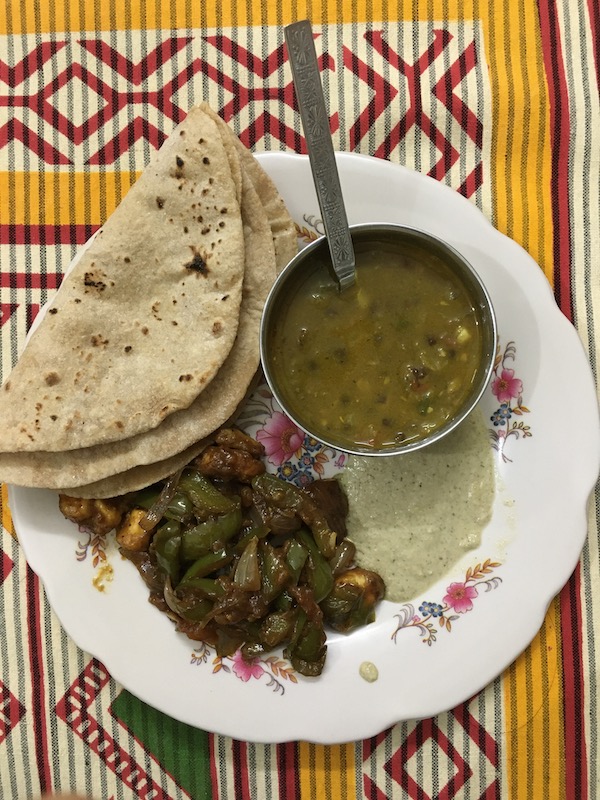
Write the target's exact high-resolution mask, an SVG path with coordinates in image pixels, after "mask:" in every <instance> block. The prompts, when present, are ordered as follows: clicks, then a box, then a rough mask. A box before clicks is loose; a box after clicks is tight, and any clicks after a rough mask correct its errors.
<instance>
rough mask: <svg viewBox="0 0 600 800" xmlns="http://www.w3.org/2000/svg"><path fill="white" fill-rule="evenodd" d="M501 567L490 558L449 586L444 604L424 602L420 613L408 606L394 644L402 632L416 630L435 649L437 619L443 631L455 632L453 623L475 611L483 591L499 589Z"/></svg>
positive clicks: (400, 617)
mask: <svg viewBox="0 0 600 800" xmlns="http://www.w3.org/2000/svg"><path fill="white" fill-rule="evenodd" d="M499 566H501V564H500V562H498V561H492V560H491V559H489V558H488V559H486V560H485V561H484V562H483V563H482V564H477V565H476V566H475V567H473V568H471V567H469V569H468V570H467V572H466V574H465V578H464V580H463V581H456V582H454V583H451V584H450V585H449V586H448V587H447V589H446V594H445V595H444V597H443V598H442V602H441V603H436V602H431V601H430V600H423V601H422V602H421V605H420V606H419V608H418V613H417V612H416V611H415V607H414V605H413V604H412V603H405V604H404V605H403V606H402V607H401V608H400V610H399V611H398V613H397V614H395V617H396V619H397V620H398V625H397V626H396V630H395V631H394V632H393V633H392V639H393V641H394V642H396V639H397V637H398V634H399V633H400V631H403V630H406V629H407V628H416V629H417V630H418V631H419V634H420V636H421V637H422V639H421V641H422V642H423V643H424V644H427V645H429V646H430V647H431V645H432V644H433V643H434V642H435V641H436V638H437V636H436V634H437V631H436V628H435V624H434V621H435V620H437V624H438V625H439V627H440V630H446V631H447V632H448V633H451V631H452V624H453V623H454V622H456V621H457V620H458V619H460V618H461V615H462V614H466V613H467V612H468V611H472V610H473V608H474V605H473V601H474V600H476V599H477V597H479V591H480V589H481V588H483V589H484V591H486V592H489V591H491V590H492V589H497V588H498V586H499V585H500V584H501V583H502V578H500V577H499V576H498V575H492V573H493V572H494V570H495V569H497V568H498V567H499ZM488 576H489V577H488Z"/></svg>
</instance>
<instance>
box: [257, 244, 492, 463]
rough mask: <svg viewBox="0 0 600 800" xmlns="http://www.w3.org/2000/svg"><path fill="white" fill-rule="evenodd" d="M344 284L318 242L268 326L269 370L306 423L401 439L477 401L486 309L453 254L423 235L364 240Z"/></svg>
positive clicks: (364, 445)
mask: <svg viewBox="0 0 600 800" xmlns="http://www.w3.org/2000/svg"><path fill="white" fill-rule="evenodd" d="M355 249H356V264H357V265H356V284H355V285H354V286H353V287H351V288H350V289H346V290H344V291H343V292H340V291H339V290H338V287H337V284H336V282H335V281H334V279H333V278H332V277H331V275H330V271H329V269H328V261H327V259H328V254H327V252H324V250H325V249H324V248H322V249H321V251H317V252H316V254H315V257H314V258H313V259H311V261H310V262H308V263H307V265H306V269H303V270H302V272H301V275H300V277H299V278H298V279H297V281H296V284H295V286H294V290H293V294H290V295H288V296H286V297H285V300H286V301H287V302H281V304H280V309H279V310H278V313H277V315H276V317H275V321H274V323H273V325H272V327H271V329H270V333H269V335H270V337H271V338H270V347H271V348H272V359H271V368H272V371H273V378H274V380H275V382H276V384H277V385H278V387H279V390H280V393H281V397H282V400H284V403H285V406H286V407H287V408H288V410H289V411H290V413H291V414H292V415H293V416H294V418H295V419H296V421H297V422H298V423H299V424H300V425H303V426H305V427H306V428H307V429H308V430H309V431H311V432H312V433H314V434H315V435H316V436H319V435H320V436H322V438H323V440H324V441H326V442H330V443H332V444H335V445H337V446H338V447H340V448H342V449H350V450H355V449H360V450H364V451H365V452H368V451H369V450H375V449H376V450H382V449H384V450H385V449H391V448H395V449H397V448H398V447H399V446H403V445H404V444H408V443H411V442H415V441H417V440H420V439H423V438H425V437H427V436H428V435H429V434H431V433H432V432H434V431H436V430H437V429H438V428H440V427H442V426H444V425H445V424H446V423H447V422H448V421H449V420H451V419H452V418H453V417H454V416H455V415H456V413H457V411H459V410H460V409H461V407H463V405H464V404H465V403H466V402H467V401H468V400H469V397H470V395H471V391H472V386H473V381H474V379H475V377H476V375H477V372H478V368H479V365H480V361H481V357H482V337H481V330H480V328H481V318H480V316H481V312H480V310H479V308H478V306H477V302H476V300H474V299H473V297H472V293H471V292H470V291H469V289H467V288H466V287H465V285H464V283H463V282H462V281H461V280H460V279H459V278H458V277H457V276H456V275H455V274H454V272H453V270H452V268H451V266H449V265H448V264H447V263H446V261H445V260H444V258H443V257H442V256H441V255H440V254H438V253H437V252H435V251H433V250H432V249H431V248H429V247H428V246H427V245H424V244H423V243H421V242H420V241H419V240H416V241H415V240H412V239H410V237H409V238H408V240H407V241H402V243H401V244H398V243H397V242H392V241H390V242H386V241H381V242H379V241H378V242H376V243H373V242H369V241H366V242H365V241H360V240H359V241H358V242H356V243H355Z"/></svg>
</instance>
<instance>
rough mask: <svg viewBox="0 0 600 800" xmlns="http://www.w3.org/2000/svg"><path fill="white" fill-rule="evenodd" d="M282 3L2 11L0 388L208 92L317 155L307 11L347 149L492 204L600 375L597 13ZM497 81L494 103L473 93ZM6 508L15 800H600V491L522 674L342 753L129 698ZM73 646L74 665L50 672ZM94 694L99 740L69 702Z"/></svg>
mask: <svg viewBox="0 0 600 800" xmlns="http://www.w3.org/2000/svg"><path fill="white" fill-rule="evenodd" d="M281 5H282V4H278V3H275V2H274V0H265V1H264V2H258V0H247V2H245V3H235V2H230V0H223V1H222V2H220V3H216V4H214V6H213V4H210V3H195V4H192V3H191V2H188V0H170V2H169V3H160V2H157V0H145V2H142V3H140V4H139V5H137V4H133V3H129V2H125V0H103V2H102V3H101V4H100V3H97V2H96V3H94V2H89V1H88V2H84V0H54V2H52V3H49V4H45V3H38V2H36V0H6V3H5V4H3V6H2V8H0V28H1V31H0V41H1V46H0V341H1V356H0V370H1V377H2V379H5V378H6V376H7V375H8V373H9V371H10V369H11V367H12V365H13V364H14V362H15V360H16V358H17V354H18V353H19V352H20V350H21V349H22V347H23V344H24V339H25V335H26V332H27V330H28V329H29V327H30V325H31V323H32V321H33V319H34V317H35V315H36V313H37V311H38V310H39V308H40V305H41V304H43V303H44V302H45V301H46V299H47V298H48V297H49V296H51V295H52V293H53V292H54V290H55V289H56V288H57V286H58V285H59V284H60V279H61V276H62V274H63V272H64V270H65V268H66V266H67V265H68V264H69V262H70V260H71V258H72V256H73V254H74V252H75V250H76V249H77V247H78V246H80V245H81V244H83V243H84V242H85V241H86V240H87V239H88V237H89V236H90V235H91V233H92V232H93V231H94V230H96V229H97V228H98V227H99V225H101V224H102V222H103V221H104V220H105V219H106V217H107V216H108V215H109V214H110V212H111V211H112V209H113V208H114V207H115V205H116V204H117V203H118V201H119V199H120V197H122V196H123V194H124V193H125V192H126V190H127V188H128V187H129V186H130V185H131V183H132V181H133V180H134V179H135V176H136V175H137V174H138V173H139V171H140V170H141V169H142V168H143V166H144V164H145V163H146V162H147V160H148V158H149V155H150V153H151V152H152V151H153V150H155V149H156V148H157V147H159V146H160V144H161V143H162V141H163V140H164V138H165V136H166V135H167V134H168V133H169V132H170V130H171V129H172V128H173V127H174V125H175V124H176V123H177V122H178V121H180V120H181V119H183V117H184V116H185V114H186V112H187V110H188V109H189V108H190V107H191V106H192V105H193V104H194V103H195V102H198V101H199V100H206V101H207V102H208V103H210V104H211V105H212V107H213V108H215V109H216V110H218V111H219V113H220V114H221V115H222V116H223V118H224V119H225V120H226V121H227V122H228V123H229V124H230V125H231V126H232V127H233V128H234V130H235V131H236V133H238V135H239V136H240V138H241V139H242V141H243V142H244V143H245V144H246V145H247V146H248V147H250V148H252V149H253V150H255V151H262V150H286V151H302V150H303V139H302V137H301V136H300V130H301V129H300V121H299V116H298V114H297V112H296V111H295V109H294V107H293V101H292V100H291V99H290V97H291V96H290V93H289V91H287V90H286V87H289V86H290V85H291V72H290V69H289V64H288V63H287V60H286V54H285V49H284V46H283V25H285V24H287V23H289V22H292V21H294V20H296V19H303V18H306V17H309V18H311V20H312V22H313V25H314V28H315V33H317V34H318V35H317V38H316V46H317V51H318V53H319V54H320V55H321V56H322V59H321V69H322V74H323V81H324V84H325V87H326V91H327V95H328V103H329V108H330V111H331V128H332V132H333V135H334V143H335V147H336V149H338V150H345V151H354V152H360V153H366V154H370V155H375V156H377V157H380V158H385V159H389V160H390V161H391V162H393V163H401V164H404V165H405V166H407V167H410V168H412V169H415V170H418V171H420V172H423V173H425V174H428V175H430V176H432V177H434V178H436V179H437V180H439V181H442V182H443V183H445V184H447V185H449V186H451V187H452V188H453V189H455V190H456V191H458V192H460V193H462V194H463V195H464V196H466V197H467V198H469V199H470V200H471V201H472V202H473V203H475V204H477V205H478V206H479V207H480V209H481V210H482V212H483V213H484V214H485V215H486V217H487V218H488V219H489V220H490V221H491V222H492V223H493V225H494V226H495V227H496V228H498V229H499V230H500V231H501V232H503V233H505V234H507V235H508V236H510V237H512V238H513V239H515V240H516V241H517V242H518V243H519V244H521V245H522V246H523V247H524V248H525V249H526V250H527V251H528V252H529V253H530V254H531V255H532V256H533V258H534V259H535V260H536V261H537V262H538V263H539V265H540V268H541V269H542V270H543V271H544V272H545V274H546V276H547V278H548V280H549V281H550V282H551V284H552V286H553V288H554V293H555V297H556V300H557V303H558V304H559V306H560V308H561V310H562V312H563V313H564V314H565V315H566V316H567V318H568V319H570V320H571V321H572V323H573V324H574V325H575V327H576V328H577V330H578V332H579V334H580V337H581V339H582V341H583V343H584V347H585V348H586V351H587V353H588V355H589V360H590V364H591V366H592V370H593V371H594V375H595V367H596V353H597V352H598V345H599V344H600V342H599V340H598V331H599V329H600V328H599V326H598V325H597V324H596V314H598V313H600V282H599V273H600V192H599V158H600V109H599V106H600V103H599V93H598V88H599V77H600V72H599V68H600V52H599V46H600V38H599V36H600V7H599V6H598V3H597V0H579V1H578V0H564V1H563V2H553V1H552V0H538V2H533V0H495V2H493V3H490V2H478V0H472V2H468V0H465V2H455V1H454V0H428V1H427V2H419V0H414V2H402V0H400V2H398V3H397V4H388V3H387V0H381V2H380V1H379V0H369V2H365V0H360V2H359V1H358V0H338V2H335V3H334V2H333V0H330V2H327V0H323V2H322V3H319V2H315V3H313V4H310V3H309V4H304V3H300V2H293V3H291V4H290V7H289V9H288V10H286V11H283V10H282V8H281ZM134 6H135V7H134ZM482 84H485V86H486V87H488V89H487V90H486V92H484V93H481V92H478V91H474V87H477V86H479V85H482ZM469 89H470V91H469ZM482 188H485V191H482ZM559 383H560V376H557V386H559ZM565 411H566V415H567V416H568V415H569V410H568V409H566V410H565ZM573 413H576V412H573V411H571V414H573ZM557 468H559V465H557ZM6 497H7V495H6V491H5V487H3V492H2V505H1V509H0V510H1V520H2V526H3V533H2V539H1V540H0V615H1V616H2V617H3V625H4V627H5V629H6V631H8V630H9V629H10V630H11V635H10V637H8V636H4V635H3V636H2V637H1V639H2V641H1V643H0V798H6V799H7V800H8V799H9V798H11V799H12V798H18V800H25V798H33V797H39V796H40V795H41V794H42V793H45V792H59V791H63V792H64V791H69V790H72V791H77V792H78V793H80V794H82V795H86V796H89V797H94V798H97V799H98V800H107V799H108V798H127V799H128V798H137V797H152V798H185V797H191V798H273V799H275V798H285V799H286V800H296V799H297V798H298V799H301V800H305V798H327V800H336V799H337V798H355V797H356V798H358V797H367V798H372V799H373V800H375V799H376V798H385V797H398V798H429V797H432V798H433V797H435V798H438V797H439V798H455V797H461V798H462V797H464V798H480V797H481V798H505V797H506V798H518V800H522V798H534V799H535V798H542V797H543V798H545V800H551V799H553V798H565V797H568V798H584V797H588V796H589V797H595V796H596V794H597V793H598V791H599V787H600V781H599V776H598V765H599V763H600V759H599V752H598V735H597V708H598V697H599V692H600V683H599V680H598V674H597V663H598V659H597V648H598V644H597V637H596V636H595V633H594V628H595V620H596V618H597V616H598V615H599V614H600V581H599V577H598V570H599V553H598V542H599V539H598V522H597V508H598V502H597V495H596V503H594V502H593V498H592V502H591V503H590V512H589V535H588V538H587V541H586V545H585V547H584V550H583V553H582V556H581V560H580V562H579V565H578V566H577V568H576V570H575V572H574V574H573V575H572V576H571V578H570V580H569V582H568V584H567V585H566V586H565V587H564V589H563V590H562V591H561V593H560V594H559V595H558V596H557V597H556V598H555V600H554V601H553V602H552V604H551V605H550V607H549V609H548V612H547V616H546V619H545V622H544V624H543V627H542V629H541V631H540V633H539V634H538V636H537V637H536V638H535V640H534V641H533V642H532V644H531V646H530V647H529V648H528V649H527V650H526V651H525V652H524V653H523V654H522V655H521V656H520V657H519V658H518V659H517V661H516V662H515V663H514V664H512V665H511V666H510V668H508V669H507V670H506V671H505V672H504V673H503V674H502V675H500V676H499V677H498V678H497V679H496V680H495V681H494V682H493V683H492V684H491V685H489V686H488V687H487V688H486V689H485V690H483V691H482V692H481V693H480V694H478V695H477V696H476V697H474V698H472V699H471V700H470V701H468V702H465V703H463V704H462V705H460V706H459V707H457V708H455V709H453V710H451V711H449V712H448V713H445V714H441V715H439V716H437V717H435V718H433V719H426V720H420V721H417V720H413V721H408V722H403V723H400V724H398V725H396V726H394V727H393V728H391V729H389V730H386V731H383V732H381V734H380V735H379V736H377V737H374V738H372V739H369V740H366V741H359V742H348V743H346V744H343V745H335V746H323V745H315V744H310V743H306V742H290V743H287V744H279V745H264V744H260V745H258V744H252V743H249V742H243V741H237V740H233V739H230V738H227V737H224V736H220V735H215V734H212V733H210V732H205V731H202V730H197V729H194V728H191V727H189V726H186V725H183V724H181V723H178V722H176V721H175V720H172V719H170V718H168V717H166V716H164V715H163V714H160V713H159V712H157V711H155V710H154V709H152V708H150V707H148V706H146V705H144V704H143V703H142V702H141V701H139V700H137V699H136V698H135V697H134V696H132V695H131V694H130V693H128V692H127V691H125V690H124V689H123V688H122V687H121V686H120V685H118V684H117V683H116V682H115V681H114V680H113V679H112V678H111V676H110V675H109V674H108V673H107V672H106V670H105V669H104V667H103V665H102V664H100V663H98V662H97V661H96V660H95V659H93V658H91V657H90V656H89V655H88V654H86V653H84V652H82V651H80V650H79V649H78V648H77V646H76V645H75V644H74V643H73V642H72V641H71V640H70V639H69V638H68V636H67V634H66V633H65V632H64V631H63V630H62V628H61V626H60V623H59V622H58V620H57V619H56V617H55V615H54V614H53V612H52V610H51V609H50V607H49V605H48V603H47V600H46V598H45V595H44V591H43V588H42V586H41V584H40V581H39V579H38V578H37V577H36V575H35V574H34V573H33V572H32V571H31V570H30V569H29V567H28V566H27V564H26V562H25V559H24V557H23V554H22V552H21V550H20V547H19V544H18V541H17V538H16V536H15V532H14V530H13V526H12V522H11V517H10V510H9V508H8V504H7V500H6ZM523 602H524V603H526V602H527V598H523ZM58 653H60V664H61V667H60V669H59V668H52V665H53V663H54V658H55V656H56V655H57V654H58ZM90 675H93V676H95V680H93V681H91V680H88V678H89V676H90ZM82 686H85V687H87V688H86V693H85V694H84V697H83V701H84V703H85V706H86V708H87V713H86V719H85V721H86V724H85V725H79V726H78V725H76V724H74V723H73V722H72V721H70V720H69V719H68V718H65V716H64V715H61V713H60V709H61V708H62V707H64V699H65V698H66V697H67V696H68V695H69V694H73V693H77V692H78V691H80V687H82ZM541 686H544V687H547V688H546V691H545V692H542V691H540V687H541ZM99 743H100V744H99Z"/></svg>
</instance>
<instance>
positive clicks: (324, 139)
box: [284, 20, 355, 289]
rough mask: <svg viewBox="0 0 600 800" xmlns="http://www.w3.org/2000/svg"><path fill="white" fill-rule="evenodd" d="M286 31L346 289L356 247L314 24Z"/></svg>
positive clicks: (336, 265) (330, 238)
mask: <svg viewBox="0 0 600 800" xmlns="http://www.w3.org/2000/svg"><path fill="white" fill-rule="evenodd" d="M284 34H285V41H286V44H287V49H288V57H289V60H290V65H291V67H292V77H293V80H294V89H295V91H296V98H297V100H298V106H299V109H300V118H301V120H302V127H303V129H304V136H305V138H306V145H307V148H308V157H309V161H310V168H311V170H312V174H313V179H314V182H315V188H316V191H317V198H318V200H319V207H320V209H321V216H322V217H323V224H324V226H325V236H326V237H327V242H328V244H329V252H330V253H331V261H332V265H333V270H334V272H335V276H336V278H337V280H338V282H339V284H340V289H346V288H347V287H349V286H352V284H353V283H354V281H355V258H354V247H353V245H352V238H351V236H350V230H349V228H348V218H347V216H346V209H345V207H344V198H343V196H342V187H341V186H340V178H339V175H338V170H337V164H336V161H335V153H334V151H333V142H332V141H331V133H330V131H329V116H328V114H327V109H326V107H325V98H324V97H323V87H322V86H321V76H320V73H319V65H318V63H317V53H316V50H315V45H314V41H313V33H312V27H311V24H310V22H309V21H308V20H303V21H301V22H294V23H293V24H292V25H287V26H286V28H285V30H284Z"/></svg>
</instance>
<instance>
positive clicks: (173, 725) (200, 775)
mask: <svg viewBox="0 0 600 800" xmlns="http://www.w3.org/2000/svg"><path fill="white" fill-rule="evenodd" d="M111 711H112V713H113V715H114V716H115V717H116V718H117V719H118V720H119V721H120V722H122V723H123V725H125V726H126V727H127V728H128V729H129V731H130V732H131V733H132V734H133V736H135V738H136V739H137V740H138V741H139V742H140V743H141V744H142V745H143V746H144V747H145V748H146V749H147V750H148V752H150V753H152V755H153V756H154V757H155V758H156V759H157V761H159V762H160V764H161V766H162V768H163V769H164V770H165V771H166V772H168V773H169V774H170V775H171V777H172V778H173V780H174V781H175V782H176V783H177V784H178V785H179V786H181V788H182V789H183V790H184V791H186V792H187V793H188V794H189V795H190V797H193V798H203V797H211V795H212V789H211V782H210V765H209V749H208V734H207V733H205V732H204V731H201V730H199V729H197V728H193V727H192V726H191V725H186V724H185V723H183V722H177V721H176V720H174V719H171V717H168V716H166V714H163V713H162V712H160V711H156V710H155V709H153V708H150V706H148V705H146V704H145V703H143V702H142V701H141V700H138V699H137V697H134V696H133V695H132V694H130V693H129V692H127V691H125V690H124V691H122V692H121V694H120V695H119V696H118V697H117V698H116V700H115V701H114V702H113V704H112V706H111Z"/></svg>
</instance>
